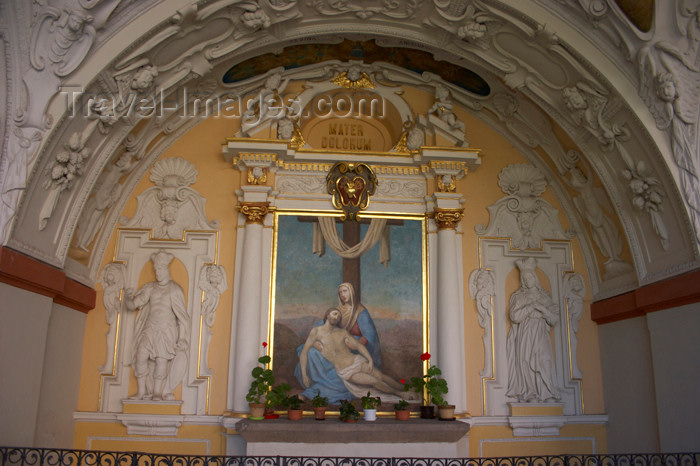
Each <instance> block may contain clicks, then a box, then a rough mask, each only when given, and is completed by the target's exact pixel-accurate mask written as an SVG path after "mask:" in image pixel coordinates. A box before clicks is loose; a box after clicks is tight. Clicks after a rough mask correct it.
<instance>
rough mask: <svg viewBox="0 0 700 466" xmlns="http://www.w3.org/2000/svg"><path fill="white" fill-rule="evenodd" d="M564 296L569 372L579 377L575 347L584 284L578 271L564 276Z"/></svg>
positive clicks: (581, 312)
mask: <svg viewBox="0 0 700 466" xmlns="http://www.w3.org/2000/svg"><path fill="white" fill-rule="evenodd" d="M563 288H564V298H565V299H566V311H567V313H568V316H569V317H568V319H569V321H568V324H569V336H570V343H571V365H572V367H571V373H572V374H573V376H574V377H578V378H580V377H581V371H579V369H578V365H577V363H576V361H577V359H576V349H577V348H578V338H577V337H576V333H577V332H578V323H579V321H580V320H581V317H582V316H583V297H584V296H585V295H586V285H585V283H584V281H583V276H582V275H581V274H580V273H570V274H566V275H565V276H564V284H563Z"/></svg>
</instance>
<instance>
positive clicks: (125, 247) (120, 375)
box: [100, 230, 218, 414]
mask: <svg viewBox="0 0 700 466" xmlns="http://www.w3.org/2000/svg"><path fill="white" fill-rule="evenodd" d="M149 233H150V232H149V231H144V230H121V231H120V233H119V235H118V237H117V248H116V255H115V260H116V261H120V262H122V263H124V264H125V268H126V274H125V286H126V287H127V288H133V289H135V288H137V285H138V279H139V276H140V274H141V270H142V269H143V268H144V267H145V266H147V263H148V261H149V260H150V256H151V254H152V253H153V252H156V251H159V250H166V251H168V252H170V253H171V254H173V255H174V256H175V258H176V259H177V260H178V261H180V262H182V264H183V265H184V266H185V268H186V270H187V276H188V277H189V280H188V282H187V283H182V284H181V286H183V287H184V288H186V289H187V296H188V300H187V302H186V306H187V310H188V312H189V317H190V322H189V327H190V332H189V335H188V350H187V361H186V367H184V372H185V373H184V380H183V382H182V401H183V404H182V414H205V413H206V411H207V408H208V407H207V400H208V398H207V392H208V384H209V383H210V379H209V377H208V374H206V373H203V372H201V369H202V368H200V363H201V362H200V360H199V358H200V357H203V358H204V359H205V360H206V357H207V355H206V354H203V355H202V354H201V350H202V348H203V347H204V346H206V342H204V341H202V340H201V339H200V335H201V334H202V332H200V323H201V322H202V321H203V320H204V319H201V318H200V316H202V294H201V290H200V289H199V288H198V287H197V285H198V283H196V281H197V280H196V277H198V276H199V275H200V274H201V273H203V272H202V271H203V270H204V269H205V267H206V266H208V265H210V264H214V263H216V260H217V258H216V256H215V251H216V248H217V242H218V234H217V232H215V231H211V232H204V231H200V232H189V231H185V232H184V237H183V240H182V241H171V240H166V241H159V240H157V239H151V238H150V234H149ZM119 316H120V319H119V320H118V322H119V325H120V329H119V332H118V335H119V337H118V341H116V342H115V345H114V347H115V354H114V355H110V354H108V355H107V359H108V360H109V359H111V358H114V359H115V361H116V367H114V368H113V370H112V372H107V371H104V372H102V375H101V377H102V382H101V386H102V390H101V406H100V411H102V412H121V410H122V406H121V404H122V400H123V399H125V398H127V397H128V396H129V395H130V394H129V393H128V389H129V374H130V371H131V369H130V367H129V365H130V364H131V360H132V348H133V347H134V340H133V339H134V319H135V316H134V312H126V310H125V309H121V310H120V313H119ZM202 367H203V368H204V369H206V365H205V366H202Z"/></svg>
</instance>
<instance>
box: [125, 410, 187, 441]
mask: <svg viewBox="0 0 700 466" xmlns="http://www.w3.org/2000/svg"><path fill="white" fill-rule="evenodd" d="M184 418H185V417H184V416H177V415H172V414H119V415H117V419H118V420H119V421H120V422H121V423H122V425H123V426H124V427H126V433H127V435H153V436H173V435H177V432H178V430H179V429H180V427H182V421H183V420H184Z"/></svg>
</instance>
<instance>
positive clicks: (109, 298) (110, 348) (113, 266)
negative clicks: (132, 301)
mask: <svg viewBox="0 0 700 466" xmlns="http://www.w3.org/2000/svg"><path fill="white" fill-rule="evenodd" d="M125 268H126V267H125V265H124V264H121V263H118V262H110V263H109V264H107V265H105V266H104V268H103V269H102V273H101V274H100V283H101V284H102V303H103V304H104V307H105V320H106V321H107V325H109V331H107V358H106V360H105V363H104V364H103V365H102V366H100V371H107V372H111V371H112V367H111V366H112V364H113V361H114V343H115V341H114V336H115V334H116V324H117V316H118V315H119V312H120V311H121V308H122V290H123V289H124V276H125Z"/></svg>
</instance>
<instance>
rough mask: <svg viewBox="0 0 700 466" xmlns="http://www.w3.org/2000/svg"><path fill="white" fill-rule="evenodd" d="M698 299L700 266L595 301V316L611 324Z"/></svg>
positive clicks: (597, 321)
mask: <svg viewBox="0 0 700 466" xmlns="http://www.w3.org/2000/svg"><path fill="white" fill-rule="evenodd" d="M697 302H700V270H695V271H693V272H690V273H687V274H684V275H679V276H677V277H674V278H670V279H668V280H664V281H661V282H657V283H652V284H650V285H647V286H643V287H641V288H637V289H636V290H634V291H630V292H629V293H625V294H622V295H619V296H615V297H613V298H608V299H604V300H602V301H598V302H595V303H593V304H591V319H593V321H594V322H596V323H597V324H607V323H609V322H615V321H618V320H624V319H631V318H633V317H639V316H643V315H646V314H648V313H649V312H654V311H662V310H664V309H670V308H673V307H678V306H683V305H685V304H693V303H697Z"/></svg>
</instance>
